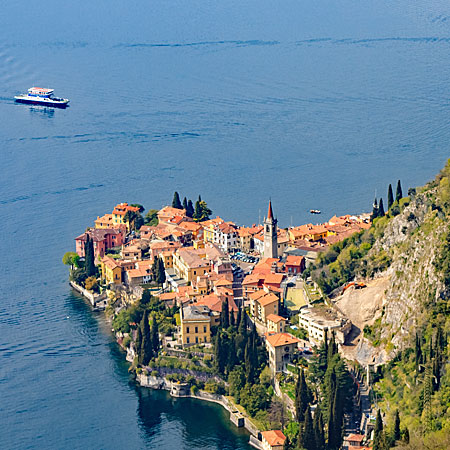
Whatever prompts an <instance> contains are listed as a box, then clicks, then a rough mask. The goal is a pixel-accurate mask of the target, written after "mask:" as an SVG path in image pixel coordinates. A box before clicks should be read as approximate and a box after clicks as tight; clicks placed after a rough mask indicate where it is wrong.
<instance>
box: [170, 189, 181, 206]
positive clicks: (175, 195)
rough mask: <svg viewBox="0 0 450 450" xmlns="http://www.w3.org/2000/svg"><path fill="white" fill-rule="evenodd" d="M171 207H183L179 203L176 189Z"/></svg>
mask: <svg viewBox="0 0 450 450" xmlns="http://www.w3.org/2000/svg"><path fill="white" fill-rule="evenodd" d="M172 208H177V209H183V205H182V204H181V201H180V196H179V195H178V192H176V191H175V193H174V194H173V200H172Z"/></svg>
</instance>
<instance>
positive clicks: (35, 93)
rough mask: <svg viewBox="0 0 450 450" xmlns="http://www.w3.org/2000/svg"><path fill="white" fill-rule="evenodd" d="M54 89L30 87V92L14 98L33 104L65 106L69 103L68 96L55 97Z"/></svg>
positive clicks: (17, 100) (20, 101)
mask: <svg viewBox="0 0 450 450" xmlns="http://www.w3.org/2000/svg"><path fill="white" fill-rule="evenodd" d="M53 91H54V90H53V89H43V88H39V87H32V88H30V89H28V94H21V95H16V96H15V97H14V99H15V101H16V102H19V103H31V104H33V105H47V106H57V107H60V108H65V107H66V106H67V104H68V103H69V100H68V99H67V98H58V97H53Z"/></svg>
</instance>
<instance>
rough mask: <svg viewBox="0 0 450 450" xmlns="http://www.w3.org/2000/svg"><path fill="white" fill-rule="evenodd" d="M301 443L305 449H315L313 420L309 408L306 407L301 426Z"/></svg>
mask: <svg viewBox="0 0 450 450" xmlns="http://www.w3.org/2000/svg"><path fill="white" fill-rule="evenodd" d="M302 444H303V447H304V448H305V449H306V450H316V439H315V436H314V428H313V420H312V417H311V408H310V407H309V405H308V407H307V408H306V412H305V424H304V426H303V435H302Z"/></svg>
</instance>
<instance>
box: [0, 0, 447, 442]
mask: <svg viewBox="0 0 450 450" xmlns="http://www.w3.org/2000/svg"><path fill="white" fill-rule="evenodd" d="M4 3H5V4H3V5H2V15H1V20H0V23H1V27H0V86H1V87H2V92H1V93H0V143H1V147H0V151H1V155H2V158H1V163H2V164H1V165H0V175H1V178H0V180H1V182H0V217H1V223H2V227H1V229H2V231H3V233H2V239H1V240H0V251H1V256H2V263H1V268H2V271H1V273H2V279H1V281H2V282H1V285H0V294H1V295H0V298H1V300H0V301H1V303H0V336H1V337H0V356H1V364H0V399H1V400H0V420H1V423H2V427H1V428H0V447H2V448H95V449H99V448H105V449H106V448H108V449H109V448H159V449H161V450H164V449H169V448H170V449H172V448H186V449H192V448H193V449H247V448H248V445H247V441H248V436H247V435H246V434H245V433H239V432H238V431H237V430H236V429H235V428H232V426H230V425H229V424H228V422H227V420H228V419H227V417H226V414H225V413H224V412H223V411H222V410H221V409H220V408H219V407H216V406H211V405H207V404H206V405H205V404H203V403H200V402H196V401H190V400H176V401H175V400H172V399H170V398H168V397H167V395H166V394H165V393H160V392H150V391H148V390H141V389H139V388H137V387H136V386H135V385H134V383H132V382H131V381H130V379H129V376H128V373H127V366H126V364H125V363H124V362H123V355H122V354H121V353H120V352H119V350H118V349H117V347H116V345H115V344H114V342H113V340H112V337H111V335H110V333H109V330H108V326H107V324H106V323H105V321H104V319H103V317H102V315H95V314H94V315H93V314H92V313H91V311H90V309H89V307H88V306H87V305H86V304H85V303H84V301H83V300H82V299H80V298H79V297H76V296H74V295H73V294H72V293H71V291H70V290H69V288H68V286H67V282H66V280H67V272H66V269H65V267H63V266H62V264H61V257H62V255H63V254H64V252H65V251H67V250H72V249H73V248H74V241H73V238H74V237H75V236H77V235H78V234H80V233H81V232H82V231H83V230H84V229H85V227H86V226H87V225H92V223H93V220H94V219H95V218H96V216H97V215H101V214H104V213H106V212H110V211H111V209H112V208H113V206H114V205H115V204H116V203H118V202H121V201H128V202H133V203H134V202H139V203H142V204H144V205H145V206H146V207H147V209H149V208H152V207H155V208H159V207H161V206H162V205H164V204H166V203H168V202H170V201H171V198H172V195H173V191H174V190H178V191H179V192H180V193H181V195H182V196H184V195H187V196H188V197H191V198H192V199H194V200H195V199H196V197H197V196H198V194H199V193H200V194H202V197H203V198H204V199H206V200H207V201H208V204H209V205H210V207H211V208H212V209H213V211H214V213H217V214H220V215H222V216H224V217H225V218H227V219H231V220H235V221H236V222H237V223H240V224H251V223H254V222H257V221H258V218H259V216H260V215H261V216H262V215H264V213H265V212H266V207H267V201H268V199H269V198H270V197H271V198H272V201H273V204H274V211H275V214H276V215H277V216H278V218H279V221H280V224H281V225H282V226H288V225H290V224H291V223H294V224H300V223H304V222H306V221H311V220H312V219H311V217H310V215H309V213H308V211H309V209H311V208H314V209H321V210H322V211H323V215H324V219H325V220H326V219H328V218H329V217H330V216H332V215H333V214H335V213H338V214H344V213H348V212H359V211H364V210H365V211H367V210H370V205H371V202H372V200H373V197H374V195H375V192H377V193H378V195H379V194H380V193H382V194H384V195H385V192H386V191H387V185H388V184H389V183H393V184H394V183H396V181H397V179H399V178H400V179H401V180H402V182H403V186H404V190H405V191H406V190H407V188H408V187H409V186H415V185H419V184H423V183H425V182H426V181H427V180H428V179H429V178H431V177H432V176H434V174H435V173H436V172H437V171H438V170H439V169H440V167H442V165H443V164H444V162H445V160H446V159H447V157H448V156H449V151H448V147H449V144H448V143H449V142H450V125H449V124H450V121H449V119H450V111H449V88H448V85H449V84H448V83H449V82H448V80H449V79H450V73H449V72H450V69H449V66H448V55H449V50H450V30H449V27H450V5H449V4H448V2H446V1H443V0H442V1H429V2H411V1H406V0H400V1H397V2H391V1H380V0H377V1H366V2H357V1H350V0H343V1H340V2H336V1H331V0H329V1H327V0H316V1H314V2H313V1H293V0H287V1H284V2H274V1H268V0H262V1H254V0H250V1H248V2H244V4H243V3H242V2H237V1H234V0H231V1H230V2H222V3H219V2H213V1H208V0H206V1H205V0H204V1H198V0H191V1H189V2H183V1H179V0H178V1H177V0H174V1H171V0H168V1H165V2H155V1H153V2H145V1H142V0H136V1H134V2H121V1H117V0H108V1H106V0H97V1H96V2H71V3H69V2H61V1H60V0H59V1H57V0H44V1H41V2H28V3H27V4H26V5H25V4H24V3H23V2H22V3H21V2H4ZM33 85H37V86H41V87H52V88H55V90H56V92H55V93H56V95H60V96H64V97H67V98H70V100H71V106H70V108H68V109H66V110H53V109H46V108H41V107H33V106H27V105H17V104H14V102H13V101H12V100H11V98H12V97H13V96H14V95H16V94H17V93H19V92H23V91H25V90H26V89H27V88H28V87H31V86H33ZM314 220H317V219H316V218H314Z"/></svg>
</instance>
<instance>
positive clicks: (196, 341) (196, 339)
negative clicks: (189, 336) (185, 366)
mask: <svg viewBox="0 0 450 450" xmlns="http://www.w3.org/2000/svg"><path fill="white" fill-rule="evenodd" d="M195 343H196V344H198V337H197V336H195Z"/></svg>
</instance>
